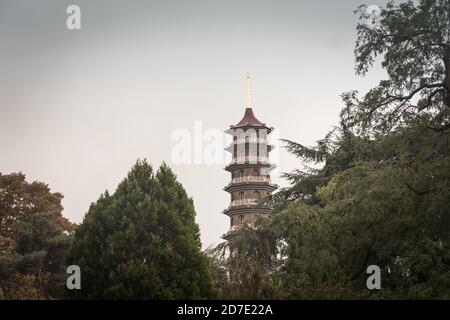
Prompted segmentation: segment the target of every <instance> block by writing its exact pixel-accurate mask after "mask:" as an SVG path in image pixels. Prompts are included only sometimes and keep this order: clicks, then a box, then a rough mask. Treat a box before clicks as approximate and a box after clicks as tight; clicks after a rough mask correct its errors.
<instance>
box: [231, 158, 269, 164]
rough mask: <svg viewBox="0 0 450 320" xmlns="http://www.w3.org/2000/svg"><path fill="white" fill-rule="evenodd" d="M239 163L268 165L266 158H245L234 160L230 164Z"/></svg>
mask: <svg viewBox="0 0 450 320" xmlns="http://www.w3.org/2000/svg"><path fill="white" fill-rule="evenodd" d="M240 163H264V164H269V163H270V162H269V159H268V158H267V157H245V158H234V159H233V160H232V161H231V164H240Z"/></svg>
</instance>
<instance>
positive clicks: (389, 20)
mask: <svg viewBox="0 0 450 320" xmlns="http://www.w3.org/2000/svg"><path fill="white" fill-rule="evenodd" d="M366 9H367V6H361V7H360V8H358V10H356V13H357V14H359V17H360V18H361V23H359V24H358V26H357V36H358V38H357V42H356V48H355V58H356V73H357V74H359V75H365V73H366V72H367V71H368V70H369V68H370V67H372V65H373V64H374V63H375V61H377V60H375V59H376V58H379V59H380V60H381V64H382V67H383V68H384V69H385V70H386V71H387V75H388V79H387V80H382V81H381V82H380V84H379V85H378V86H377V87H375V88H373V89H371V90H369V92H367V93H366V94H365V95H363V96H362V97H359V96H358V94H357V92H355V91H351V92H347V93H344V94H343V101H344V105H345V106H344V108H343V110H342V112H341V116H340V124H339V126H338V127H336V128H335V129H333V130H332V131H331V132H329V133H328V134H327V135H326V136H325V137H324V138H323V139H321V140H319V141H318V142H317V144H316V145H315V146H312V147H307V146H304V145H302V144H300V143H297V142H294V141H291V140H284V142H285V143H286V147H287V149H288V150H289V151H290V152H292V153H293V154H294V155H296V156H297V157H299V158H300V159H301V160H303V162H304V163H305V164H306V165H305V166H304V169H299V170H295V171H294V172H291V173H286V174H285V177H286V178H287V179H288V181H289V182H290V183H291V186H290V187H288V188H284V189H282V190H280V191H279V192H278V193H277V194H275V196H274V197H273V204H274V207H275V210H274V216H273V218H272V219H271V220H270V222H269V223H268V224H267V225H266V226H264V227H263V229H260V227H259V226H255V227H254V229H255V230H254V231H253V233H251V234H250V235H249V234H248V233H242V239H241V241H244V242H245V241H246V238H248V241H249V242H248V245H250V244H251V245H252V246H253V249H252V250H247V252H249V253H250V254H248V255H246V256H245V259H246V260H250V263H247V264H249V265H252V264H255V263H256V264H258V263H260V265H259V267H255V268H254V270H261V269H262V263H263V262H262V261H259V260H258V256H257V255H256V254H253V255H252V254H251V253H252V252H257V251H258V250H259V251H260V250H261V249H262V248H264V247H270V248H273V250H272V251H271V257H275V260H276V261H275V265H278V267H277V268H276V272H273V271H272V272H265V273H264V277H265V278H264V279H265V283H269V284H271V287H270V288H266V292H271V294H272V297H273V298H308V299H311V298H352V299H362V298H381V299H398V298H414V299H423V298H427V299H433V298H434V299H436V298H441V299H442V298H446V299H448V298H450V211H449V206H448V203H449V202H450V144H449V142H450V141H449V139H450V135H449V130H450V119H449V109H450V100H449V97H450V82H449V66H450V60H449V58H450V46H449V34H450V28H449V26H450V25H449V23H450V19H449V17H450V1H444V0H437V1H429V0H421V1H407V2H405V3H401V4H395V3H394V2H390V3H388V4H387V5H386V7H385V8H383V9H382V10H381V16H380V20H379V23H378V24H377V25H376V26H375V27H374V26H373V25H369V24H367V23H365V20H366V19H368V18H369V17H368V16H367V11H366ZM264 234H270V235H271V238H270V239H271V241H272V242H271V244H270V245H267V244H266V242H265V240H263V239H267V237H264V236H263V235H264ZM255 236H259V237H260V240H258V238H256V239H255V238H254V237H255ZM257 248H259V249H258V250H256V249H257ZM255 250H256V251H255ZM230 258H231V257H230ZM244 261H245V260H244ZM369 265H377V266H379V267H380V269H381V276H382V279H381V285H382V289H381V290H375V291H370V290H368V288H367V287H366V280H367V277H368V275H367V274H366V271H367V267H368V266H369ZM229 283H231V284H232V282H229ZM246 285H247V286H250V285H252V283H251V282H246ZM253 285H254V288H253V290H255V289H257V288H258V284H257V283H253ZM246 290H247V291H248V292H252V291H251V289H249V288H246Z"/></svg>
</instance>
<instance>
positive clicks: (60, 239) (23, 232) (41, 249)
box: [0, 173, 75, 299]
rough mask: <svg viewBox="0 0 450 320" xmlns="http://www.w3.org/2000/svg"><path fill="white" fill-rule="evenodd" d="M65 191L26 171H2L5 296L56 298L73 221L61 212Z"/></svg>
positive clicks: (0, 238)
mask: <svg viewBox="0 0 450 320" xmlns="http://www.w3.org/2000/svg"><path fill="white" fill-rule="evenodd" d="M61 199H62V195H61V194H60V193H51V192H50V189H49V187H48V186H47V185H46V184H43V183H41V182H33V183H27V182H26V181H25V175H23V174H22V173H13V174H10V175H2V174H0V280H1V287H2V290H0V291H3V295H4V298H6V299H43V298H44V299H45V298H46V299H48V298H57V297H59V296H61V293H62V292H63V286H64V285H65V280H64V279H65V265H64V256H65V253H66V252H67V250H68V248H69V246H70V242H71V234H72V232H73V230H74V227H75V226H74V225H73V224H72V223H70V222H69V221H68V220H67V219H65V218H64V217H63V216H62V210H63V208H62V206H61Z"/></svg>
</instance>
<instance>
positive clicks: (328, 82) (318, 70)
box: [0, 0, 386, 247]
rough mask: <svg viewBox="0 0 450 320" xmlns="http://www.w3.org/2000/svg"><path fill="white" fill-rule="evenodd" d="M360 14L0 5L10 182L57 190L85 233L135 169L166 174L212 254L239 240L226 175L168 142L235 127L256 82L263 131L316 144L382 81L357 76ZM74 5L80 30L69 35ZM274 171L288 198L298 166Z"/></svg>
mask: <svg viewBox="0 0 450 320" xmlns="http://www.w3.org/2000/svg"><path fill="white" fill-rule="evenodd" d="M385 2H386V1H375V0H373V1H369V2H366V3H367V4H376V5H377V4H381V3H385ZM362 3H364V0H356V1H354V0H345V1H335V0H328V1H300V0H295V1H294V0H290V1H288V0H276V1H275V0H272V1H265V0H248V1H242V0H239V1H238V0H221V1H218V0H183V1H182V0H178V1H173V0H158V1H155V0H151V1H136V0H134V1H133V0H128V1H119V0H117V1H111V0H108V1H106V0H96V1H75V0H73V1H61V0H53V1H50V0H39V1H38V0H33V1H31V0H29V1H23V0H0V172H1V173H3V174H8V173H11V172H17V171H22V172H23V173H24V174H26V176H27V179H28V180H29V181H32V180H40V181H44V182H46V183H48V184H49V186H50V187H51V189H52V191H58V192H61V193H63V194H64V200H63V205H64V215H65V216H66V217H67V218H69V219H70V220H71V221H74V222H77V223H79V222H81V221H82V219H83V216H84V215H85V213H86V212H87V210H88V208H89V205H90V203H91V202H94V201H96V200H97V198H98V196H99V195H100V194H101V193H102V192H104V191H105V190H106V189H108V190H109V191H114V190H115V188H116V186H117V184H118V183H119V182H120V181H121V180H122V179H123V178H124V177H125V175H126V174H127V172H128V171H129V169H130V168H131V166H132V165H133V164H134V163H135V161H136V159H138V158H141V159H142V158H147V159H148V161H149V162H150V163H151V164H153V166H154V167H158V166H159V165H160V164H161V162H162V161H165V162H166V163H168V164H169V165H170V166H171V167H172V169H173V170H174V172H175V173H176V174H177V176H178V178H179V180H180V181H181V182H182V184H183V185H184V187H185V188H186V190H187V192H188V194H189V195H190V196H191V197H192V198H193V199H194V204H195V208H196V211H197V218H196V219H197V222H198V224H199V225H200V229H201V239H202V243H203V247H207V246H209V245H210V244H213V243H217V242H219V241H220V236H221V235H222V234H223V233H225V232H226V231H227V229H228V226H229V220H228V217H226V216H224V215H223V214H221V211H222V210H223V209H224V208H225V207H226V206H227V205H228V204H229V200H230V198H229V195H228V194H227V193H226V192H225V191H223V190H222V188H223V186H225V185H226V184H227V183H228V181H229V179H230V177H229V174H228V173H227V172H225V171H224V170H223V167H224V165H225V163H221V164H205V163H201V164H177V163H174V161H173V159H172V157H171V152H172V149H173V148H174V146H175V145H176V142H174V141H172V139H171V137H172V134H173V133H174V132H175V131H177V130H180V129H187V130H188V131H189V132H191V133H192V135H193V134H194V123H195V121H199V122H198V123H200V124H201V126H202V127H203V129H204V131H206V130H208V129H213V130H221V131H223V130H225V129H227V128H228V126H229V125H230V124H235V123H237V122H238V121H239V120H240V119H241V118H242V116H243V113H244V105H245V95H246V91H245V90H246V85H245V76H246V74H247V72H249V73H250V74H251V77H252V87H253V89H252V96H253V108H254V112H255V114H256V116H257V118H258V119H259V120H261V121H262V122H266V123H267V124H268V125H270V126H273V127H275V128H277V129H278V135H279V137H281V138H287V139H291V140H295V141H298V142H301V143H303V144H306V145H312V144H314V142H315V141H317V140H318V139H320V138H322V137H323V136H324V134H325V133H327V132H328V131H329V130H330V129H331V128H332V127H333V126H334V125H336V124H337V123H338V114H339V111H340V109H341V108H342V105H343V104H342V102H341V99H340V94H341V93H342V92H345V91H349V90H352V89H358V90H361V91H365V90H367V89H368V88H370V87H372V86H374V85H376V84H377V83H378V81H379V80H380V79H381V78H382V77H383V73H382V72H381V71H380V70H375V71H373V72H371V73H369V75H368V76H366V77H365V78H360V77H357V76H355V74H354V56H353V49H354V43H355V39H356V33H355V26H356V22H357V19H356V16H355V15H354V14H353V10H354V9H355V8H356V7H357V6H358V5H360V4H362ZM71 4H76V5H79V6H80V7H81V21H82V22H81V27H82V29H81V30H68V29H67V28H66V19H67V17H68V14H67V13H66V8H67V7H68V6H69V5H71ZM224 146H225V145H223V146H222V147H224ZM203 147H204V146H203ZM274 157H275V158H276V162H277V165H278V167H279V170H278V171H276V172H274V177H273V180H274V181H275V182H276V183H277V184H279V185H280V186H286V182H285V181H283V180H282V179H281V178H280V174H281V172H285V171H291V170H292V169H294V168H301V166H302V163H301V162H299V161H298V160H297V159H295V158H294V157H292V156H291V155H289V154H288V153H287V152H286V151H284V150H280V148H278V153H274Z"/></svg>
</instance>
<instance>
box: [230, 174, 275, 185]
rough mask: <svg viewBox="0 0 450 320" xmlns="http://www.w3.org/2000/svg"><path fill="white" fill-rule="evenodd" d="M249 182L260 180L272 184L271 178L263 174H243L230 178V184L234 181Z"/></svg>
mask: <svg viewBox="0 0 450 320" xmlns="http://www.w3.org/2000/svg"><path fill="white" fill-rule="evenodd" d="M251 182H262V183H268V184H272V180H271V179H270V178H269V177H265V176H245V177H237V178H233V179H232V180H231V183H232V184H236V183H251Z"/></svg>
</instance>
